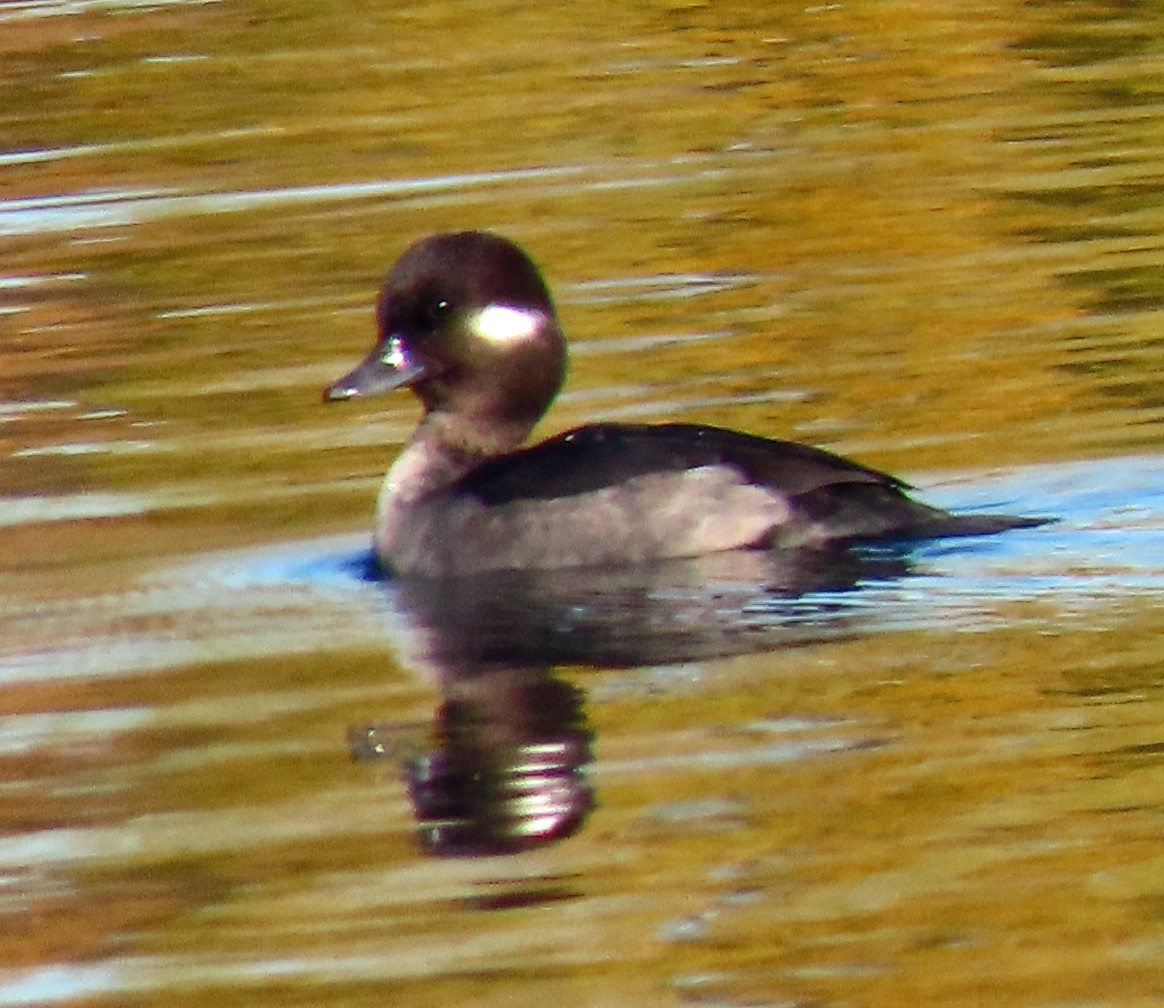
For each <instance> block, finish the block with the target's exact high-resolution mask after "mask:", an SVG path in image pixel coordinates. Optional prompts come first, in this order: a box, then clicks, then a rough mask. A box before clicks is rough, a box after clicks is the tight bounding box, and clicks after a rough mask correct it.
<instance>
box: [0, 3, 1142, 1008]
mask: <svg viewBox="0 0 1164 1008" xmlns="http://www.w3.org/2000/svg"><path fill="white" fill-rule="evenodd" d="M477 227H485V228H491V229H495V230H498V231H500V232H502V233H504V234H506V235H508V236H510V237H512V238H514V239H516V240H518V241H519V242H521V243H522V244H523V245H525V246H526V247H527V248H528V249H529V250H530V251H531V253H532V254H533V255H534V256H535V258H536V259H537V260H538V261H539V262H540V263H541V264H542V266H543V268H544V270H545V273H546V276H547V278H548V279H549V281H550V283H551V284H552V285H553V287H554V289H555V291H556V292H557V296H558V301H559V308H560V311H561V314H562V317H563V322H564V325H565V328H566V330H567V332H568V333H569V334H570V335H571V337H572V341H573V347H574V360H573V365H572V371H571V378H570V383H569V386H568V390H567V392H566V394H564V395H563V397H562V399H561V400H560V402H559V404H558V406H557V407H556V408H555V410H554V411H553V412H552V413H551V414H550V416H549V417H548V418H547V420H546V422H545V424H544V425H543V430H544V431H552V430H556V429H559V428H563V427H567V426H570V425H572V424H576V423H581V422H585V421H589V420H597V419H604V418H634V419H642V420H648V421H649V420H656V419H659V420H664V419H682V420H693V421H694V420H698V421H706V422H713V423H720V424H726V425H729V426H732V427H739V428H744V429H747V430H751V431H754V432H757V433H761V434H765V435H769V436H776V437H792V438H795V439H798V440H806V441H812V442H814V443H817V444H821V445H823V446H826V447H829V448H831V449H833V450H837V451H840V452H842V453H845V454H850V455H855V456H857V457H859V458H860V459H861V460H862V461H865V462H867V463H869V464H873V465H877V466H879V467H882V468H885V469H889V470H891V471H894V472H899V473H901V474H902V475H904V476H906V477H907V478H909V479H911V480H912V481H914V482H916V483H918V484H919V485H921V486H923V487H924V488H925V493H926V495H927V497H928V498H929V499H932V500H936V501H938V502H940V503H943V504H947V505H951V506H954V505H957V506H986V505H990V506H997V507H1001V508H1009V509H1011V510H1022V511H1029V512H1035V513H1051V514H1056V515H1058V516H1060V517H1061V519H1062V521H1061V522H1060V523H1059V524H1058V525H1056V526H1053V527H1051V528H1049V529H1044V530H1039V531H1035V532H1030V533H1020V534H1016V535H1015V536H1014V537H1013V538H1010V539H1005V540H1004V539H1000V540H994V541H990V542H983V543H978V544H974V545H965V544H963V545H961V546H958V547H953V546H935V547H931V548H928V549H927V550H923V551H921V552H920V553H919V554H918V555H917V557H916V558H915V559H914V563H915V568H916V569H915V572H914V574H915V576H912V577H909V578H905V579H903V580H901V581H894V582H891V583H889V584H886V585H884V586H881V587H880V588H871V589H870V590H868V591H865V592H858V593H856V594H855V595H854V596H853V598H852V599H850V600H847V603H846V604H847V607H848V610H851V612H849V611H848V610H847V615H846V620H847V621H848V622H846V623H845V626H844V629H845V632H843V633H838V634H830V635H827V639H819V640H813V641H811V642H805V641H800V642H799V643H800V644H801V645H802V646H797V647H791V646H786V647H769V648H763V649H760V650H758V651H756V652H754V653H747V654H742V655H737V656H735V657H730V658H721V659H705V660H703V659H701V660H695V661H677V662H655V663H650V664H646V665H643V666H641V667H632V668H622V669H614V670H611V669H600V668H595V667H587V666H586V665H578V664H575V665H569V666H567V667H564V668H561V669H559V670H558V675H559V676H560V677H561V678H562V679H564V680H565V681H568V682H570V683H572V684H573V685H575V686H576V687H578V688H579V689H580V690H582V691H583V692H584V694H585V697H586V710H587V717H588V719H589V724H590V727H591V729H592V730H593V732H594V737H595V756H596V759H595V762H594V764H593V765H592V767H591V768H590V769H589V774H590V777H591V779H592V781H593V786H594V788H595V792H596V795H597V800H598V804H597V807H596V809H595V811H594V812H593V814H592V815H591V817H590V818H589V820H588V822H587V823H586V825H585V827H584V828H583V829H582V830H581V831H580V832H579V834H578V835H577V836H575V837H573V838H571V839H568V840H565V841H564V842H562V843H560V844H557V845H553V846H549V847H546V848H543V849H541V850H537V851H533V852H530V853H526V854H521V855H517V856H514V857H498V858H487V859H475V860H436V859H432V858H429V857H426V856H425V855H424V854H423V853H422V851H421V850H420V849H419V847H418V845H417V844H416V842H415V837H414V824H413V822H412V818H411V813H410V811H409V808H408V805H407V802H406V800H405V794H404V789H403V786H402V785H401V783H400V782H399V780H398V778H397V775H396V773H395V771H394V770H393V769H392V768H390V767H387V768H380V767H375V766H372V767H369V766H365V765H358V764H353V763H352V762H351V761H350V760H349V757H348V753H347V747H346V742H345V732H346V730H347V729H348V727H349V726H352V725H358V724H361V723H366V722H369V721H375V720H384V719H389V720H392V721H396V722H410V723H415V724H418V725H423V724H424V723H426V722H427V721H428V720H429V719H430V718H431V717H432V714H433V710H434V708H435V707H436V705H437V703H438V702H439V699H440V694H439V691H438V689H437V686H436V684H434V682H432V681H431V680H430V679H428V678H426V677H425V676H424V675H419V674H417V672H416V670H415V669H414V668H413V667H411V665H410V663H409V662H408V661H407V660H406V658H407V656H408V650H409V649H408V646H407V643H406V637H407V634H406V633H404V632H403V631H401V630H400V628H399V627H397V626H396V625H395V624H394V623H393V621H392V620H391V619H390V618H389V615H388V614H386V608H385V600H384V593H383V591H382V590H380V589H379V588H377V587H376V586H373V585H370V584H369V583H368V582H366V581H361V580H360V579H359V578H358V577H357V576H356V575H355V574H353V573H352V566H353V558H358V557H359V555H360V552H361V550H362V548H363V544H364V542H365V536H366V531H367V528H368V525H369V522H370V513H371V507H372V501H373V498H374V494H375V488H376V485H377V482H378V480H379V477H380V475H381V474H382V473H383V471H384V469H385V468H386V465H387V463H388V461H389V460H390V459H391V457H392V455H393V453H394V451H395V450H396V446H397V445H398V444H399V443H400V441H401V440H402V439H403V438H404V437H406V436H407V432H408V430H409V429H410V426H411V424H412V423H413V422H414V421H415V416H416V411H415V407H414V405H413V403H412V402H411V401H410V400H409V399H408V397H407V396H403V395H401V396H399V397H397V398H394V399H390V400H385V401H383V402H381V403H375V404H369V405H368V406H367V407H363V406H359V407H357V406H350V407H345V408H339V407H332V408H324V407H323V406H322V405H320V403H319V398H320V392H321V390H322V388H323V386H324V385H325V384H326V383H327V382H328V381H330V380H332V379H333V378H335V377H337V376H338V375H339V374H341V373H342V372H343V371H344V370H346V368H347V367H348V366H350V364H351V363H353V362H354V361H355V360H356V359H357V357H358V356H359V355H361V354H362V353H363V352H364V350H365V349H366V348H367V346H368V345H369V344H370V342H371V339H372V328H373V313H372V304H373V297H374V292H375V290H376V287H377V285H378V282H379V279H380V277H381V276H382V274H383V271H384V269H385V268H386V266H387V265H388V264H389V262H390V261H391V260H392V259H393V258H394V257H395V256H396V255H397V254H398V253H399V252H400V251H401V250H402V248H403V247H404V246H405V245H407V244H408V243H409V242H411V241H412V240H414V239H415V238H416V237H418V236H420V235H423V234H426V233H428V232H432V231H436V230H441V229H449V228H458V229H459V228H477ZM1162 236H1164V8H1161V7H1160V5H1158V4H1154V3H1138V2H1125V3H1114V2H1112V3H1101V2H1095V3H1087V2H1061V3H1020V2H1016V0H1011V2H997V3H991V2H983V3H969V4H956V3H934V4H918V3H912V2H905V0H886V2H868V3H852V4H845V3H839V4H820V5H807V6H806V5H805V4H803V3H799V4H790V3H784V2H773V0H764V2H755V3H748V2H725V3H711V2H699V0H631V2H625V3H618V4H614V3H603V2H585V0H584V2H580V3H574V4H566V5H554V4H540V5H534V4H521V3H512V2H505V0H466V2H458V3H451V2H445V3H429V2H417V3H378V4H352V3H346V4H341V3H332V2H326V0H314V2H312V3H300V2H294V0H269V2H266V0H219V2H180V0H175V2H164V0H160V2H155V3H137V2H116V0H106V2H98V0H94V2H84V0H78V2H69V3H66V2H47V0H45V2H6V3H2V4H0V567H2V569H3V577H2V580H0V697H2V701H0V702H2V704H3V708H2V709H3V713H4V717H3V720H2V721H0V799H2V800H0V1004H5V1005H7V1004H13V1005H16V1004H50V1003H51V1004H93V1005H118V1006H133V1005H161V1004H165V1005H167V1006H168V1008H181V1006H186V1005H190V1006H195V1005H198V1006H202V1005H206V1004H214V1005H220V1006H227V1005H247V1006H267V1005H271V1006H275V1005H280V1006H290V1005H311V1006H343V1008H356V1006H365V1005H368V1006H370V1005H408V1006H426V1005H449V1004H472V1005H481V1006H498V1008H500V1006H506V1008H509V1006H525V1005H529V1006H533V1005H541V1004H545V1003H547V1002H550V1003H553V1004H555V1005H560V1006H562V1008H572V1006H608V1005H628V1006H630V1005H634V1006H656V1005H658V1006H669V1005H688V1004H694V1005H717V1006H719V1005H739V1006H744V1005H747V1006H804V1008H808V1006H813V1008H824V1006H834V1005H835V1006H841V1005H844V1006H884V1008H890V1006H892V1008H899V1006H902V1005H934V1006H938V1005H940V1006H972V1005H973V1006H978V1005H991V1006H1003V1005H1016V1006H1018V1005H1022V1006H1051V1005H1054V1006H1083V1005H1087V1006H1097V1005H1105V1006H1106V1005H1121V1006H1122V1005H1129V1006H1132V1005H1145V1006H1147V1005H1158V1004H1160V1003H1161V1002H1162V1001H1164V847H1162V840H1164V762H1162V761H1164V695H1162V690H1161V681H1162V679H1164V646H1162V645H1161V643H1160V629H1161V623H1162V620H1161V616H1160V609H1159V602H1158V600H1159V597H1160V594H1159V593H1160V589H1161V586H1162V585H1164V536H1162V532H1164V452H1161V439H1162V433H1161V431H1162V428H1161V419H1162V417H1164V378H1162V376H1164V367H1162V364H1164V360H1162V357H1164V337H1162V329H1161V314H1160V311H1159V309H1160V307H1161V305H1162V304H1164V237H1162ZM834 601H835V600H834ZM389 608H390V607H389Z"/></svg>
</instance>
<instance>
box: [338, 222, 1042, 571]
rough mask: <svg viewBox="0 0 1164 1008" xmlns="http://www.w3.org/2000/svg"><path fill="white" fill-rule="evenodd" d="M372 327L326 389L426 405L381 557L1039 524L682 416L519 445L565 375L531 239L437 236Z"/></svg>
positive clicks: (700, 544)
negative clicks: (356, 356)
mask: <svg viewBox="0 0 1164 1008" xmlns="http://www.w3.org/2000/svg"><path fill="white" fill-rule="evenodd" d="M379 321H380V340H379V341H378V343H377V345H376V347H375V349H374V350H373V352H372V353H371V355H369V357H368V358H367V359H366V360H365V361H364V362H363V363H362V364H361V365H360V366H359V367H357V368H356V369H355V370H354V371H353V372H352V373H351V374H349V375H347V376H346V377H345V378H343V379H341V380H340V381H338V382H336V383H335V384H334V385H333V386H331V388H329V389H328V391H327V398H328V399H332V400H335V399H347V398H351V397H353V396H356V395H362V394H368V393H372V392H377V391H381V390H385V389H389V388H396V387H399V386H402V385H408V386H411V387H412V388H414V390H415V391H416V392H417V394H418V395H419V396H420V398H421V400H422V401H423V403H424V405H425V415H424V418H423V419H422V421H421V423H420V425H419V427H418V428H417V431H416V433H415V434H414V435H413V437H412V440H411V441H410V443H409V444H408V446H407V447H406V448H405V449H404V451H403V452H402V453H401V455H400V456H399V458H398V459H397V460H396V462H395V463H394V464H393V466H392V468H391V469H390V470H389V472H388V475H387V477H386V478H385V480H384V485H383V488H382V489H381V492H380V499H379V506H378V509H377V520H376V530H375V535H374V541H375V548H376V555H377V558H378V560H379V562H380V564H381V566H383V567H384V568H385V569H388V570H391V571H393V572H396V573H402V574H416V575H421V576H426V577H454V576H460V575H467V574H474V573H481V572H484V571H489V570H503V569H517V570H521V569H546V568H559V567H562V568H565V567H576V566H584V565H596V564H602V565H610V564H628V563H643V562H649V561H653V560H661V559H669V558H676V557H690V556H699V555H703V554H706V553H715V552H720V551H723V550H731V549H743V548H760V547H764V548H774V547H775V548H778V547H793V546H797V547H799V546H815V545H825V544H828V543H843V542H855V541H865V540H877V539H898V538H928V537H936V536H946V535H977V534H984V533H991V532H999V531H1003V530H1005V529H1009V528H1015V527H1020V526H1026V525H1032V524H1038V523H1039V522H1040V521H1041V519H1030V518H1016V517H1011V516H1007V515H954V514H950V513H949V512H947V511H943V510H940V509H938V508H933V507H930V506H929V505H926V504H922V503H920V502H918V501H915V500H912V499H911V498H910V497H909V496H907V494H906V490H907V489H909V488H908V486H907V485H906V484H905V483H903V482H902V481H901V480H898V479H896V478H895V477H893V476H889V475H887V474H885V473H881V472H878V471H876V470H874V469H868V468H866V467H864V466H862V465H859V464H857V463H855V462H851V461H849V460H848V459H845V458H842V457H840V456H838V455H833V454H831V453H829V452H826V451H822V450H820V449H818V448H812V447H809V446H807V445H802V444H796V443H793V442H787V441H773V440H769V439H767V438H761V437H755V436H752V435H749V434H742V433H738V432H736V431H731V430H725V429H722V428H718V427H706V426H699V425H694V424H663V425H641V424H598V425H591V426H587V427H580V428H578V429H576V430H573V431H569V432H567V433H565V434H560V435H558V436H557V437H554V438H551V439H550V440H548V441H544V442H542V443H541V444H538V445H535V446H534V447H531V448H525V449H522V448H521V447H520V446H521V444H522V443H523V442H524V441H525V439H526V437H527V436H528V434H529V432H530V430H531V429H532V428H533V426H534V424H535V423H536V422H537V421H538V419H539V418H540V417H541V415H542V413H543V412H544V411H545V410H546V408H547V407H548V406H549V404H550V402H551V401H552V400H553V398H554V396H555V395H556V394H557V391H558V389H559V387H560V385H561V383H562V379H563V377H564V374H565V360H566V351H565V340H564V338H563V336H562V334H561V331H560V329H559V328H558V323H557V318H556V316H555V313H554V309H553V305H552V302H551V300H550V296H549V293H548V291H547V290H546V288H545V285H544V283H543V282H542V280H541V277H540V275H539V274H538V272H537V269H536V267H535V266H534V265H533V263H532V262H530V260H529V259H528V258H527V257H526V256H525V254H524V253H523V252H522V251H521V250H520V249H518V248H517V247H516V246H515V245H513V244H512V243H510V242H508V241H506V240H505V239H503V238H499V237H497V236H494V235H490V234H484V233H481V232H462V233H458V234H446V235H435V236H433V237H431V238H427V239H425V240H423V241H421V242H419V243H417V244H416V245H413V246H412V247H411V248H410V249H408V251H406V252H405V253H404V255H403V256H402V257H401V259H400V260H399V261H398V262H397V264H396V266H395V267H394V268H393V270H392V272H391V273H390V275H389V277H388V280H387V281H386V283H385V286H384V290H383V292H382V293H381V297H380V304H379Z"/></svg>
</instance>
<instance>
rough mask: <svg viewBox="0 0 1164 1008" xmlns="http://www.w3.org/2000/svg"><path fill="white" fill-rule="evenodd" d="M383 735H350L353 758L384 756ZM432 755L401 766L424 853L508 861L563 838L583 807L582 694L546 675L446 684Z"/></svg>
mask: <svg viewBox="0 0 1164 1008" xmlns="http://www.w3.org/2000/svg"><path fill="white" fill-rule="evenodd" d="M392 735H393V727H392V726H390V725H371V726H368V727H366V728H360V729H353V731H352V733H351V744H352V750H353V754H354V755H355V756H357V757H358V758H369V757H378V756H383V755H387V754H388V753H389V752H390V750H391V749H392V747H393V745H394V742H395V740H394V739H393V737H392ZM433 738H434V743H435V744H434V747H433V748H432V749H431V751H429V752H426V753H423V754H421V755H413V756H411V757H409V758H406V759H405V760H404V777H405V781H406V783H407V785H408V796H409V799H410V801H411V803H412V808H413V812H414V814H415V816H416V819H417V822H418V823H419V825H420V834H419V835H420V841H421V844H422V845H423V847H424V848H425V850H426V851H428V852H429V853H431V854H437V855H440V856H445V857H465V856H474V855H489V854H515V853H518V852H520V851H523V850H528V849H530V848H532V847H537V846H539V845H541V844H545V843H549V842H550V841H553V840H560V839H562V838H564V837H567V836H570V835H571V834H572V833H574V832H575V831H576V830H577V829H578V827H579V826H580V825H581V824H582V822H583V821H584V819H585V818H586V815H587V813H589V811H590V808H591V806H592V805H593V795H592V792H591V789H590V785H589V783H588V782H587V780H586V778H585V776H584V774H583V772H582V768H583V767H584V766H585V765H586V764H587V763H589V762H590V760H591V748H590V742H591V734H590V730H589V728H588V726H587V725H586V721H585V716H584V714H583V711H582V692H581V690H579V689H577V688H576V687H574V686H571V685H570V684H568V683H565V682H562V681H561V680H559V679H556V678H554V677H553V676H552V675H550V673H549V670H547V669H493V670H491V671H489V672H486V673H484V674H481V675H476V676H468V677H458V678H455V679H453V680H450V681H448V682H447V683H446V692H445V698H444V701H443V702H442V703H441V705H440V707H439V708H438V709H437V715H436V725H435V731H434V733H433Z"/></svg>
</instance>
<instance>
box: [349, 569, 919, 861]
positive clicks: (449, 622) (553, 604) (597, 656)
mask: <svg viewBox="0 0 1164 1008" xmlns="http://www.w3.org/2000/svg"><path fill="white" fill-rule="evenodd" d="M909 569H910V566H909V561H908V556H907V554H906V553H905V552H903V551H901V550H887V549H881V550H878V551H875V552H872V551H863V552H854V551H839V550H838V551H831V552H827V553H822V552H820V551H796V552H788V553H773V552H760V551H748V552H740V553H723V554H718V555H713V556H708V557H701V558H698V559H695V560H687V561H676V562H670V563H667V564H660V565H657V566H653V567H650V568H646V569H643V568H637V569H615V570H586V571H577V570H571V571H547V572H512V573H504V574H492V575H488V576H482V577H477V578H463V579H457V580H451V581H450V580H446V581H429V580H413V579H398V580H390V581H385V582H383V584H384V590H385V600H386V602H387V606H388V611H389V613H390V615H391V617H392V622H393V623H394V625H395V627H394V634H393V636H394V642H395V643H396V644H397V646H398V647H399V648H400V650H401V651H402V653H403V657H404V658H405V659H406V660H407V661H408V662H409V663H410V664H412V665H413V666H415V667H417V668H418V669H420V670H422V671H423V672H424V674H425V675H426V676H427V677H430V678H431V679H432V680H433V681H434V682H435V683H436V684H437V685H438V686H439V688H440V690H441V692H442V694H443V702H442V703H441V705H440V707H439V708H438V710H437V716H436V723H435V728H434V730H433V731H432V733H431V735H430V739H431V741H430V743H429V745H428V750H427V751H425V752H422V753H420V754H417V753H412V754H406V753H405V752H404V751H403V748H404V747H402V743H401V733H402V731H404V732H406V731H407V730H406V729H405V728H404V727H403V726H398V725H391V724H377V725H370V726H361V727H359V728H354V729H352V732H351V737H350V740H351V747H352V754H353V756H354V757H355V758H357V759H371V758H378V759H384V758H391V759H401V760H402V762H403V765H404V776H405V780H406V782H407V786H408V794H409V797H410V799H411V803H412V806H413V810H414V813H415V815H416V818H417V821H418V823H419V824H420V837H421V841H422V844H423V846H424V847H425V849H426V850H427V851H428V852H430V853H432V854H436V855H441V856H474V855H486V854H508V853H516V852H519V851H523V850H529V849H531V848H533V847H536V846H539V845H541V844H545V843H549V842H552V841H555V840H560V839H562V838H564V837H567V836H570V835H571V834H572V833H574V832H575V831H577V829H578V828H579V827H580V826H581V825H582V823H583V822H584V821H585V819H586V816H587V814H588V813H589V811H590V810H591V808H592V807H593V805H594V798H593V793H592V791H591V788H590V786H589V783H588V782H587V780H586V777H585V775H584V767H585V766H586V764H587V763H588V762H590V760H591V733H590V730H589V728H588V726H587V723H586V718H585V713H584V709H583V695H582V692H581V691H580V690H579V689H577V688H576V687H575V686H572V685H570V684H568V683H566V682H564V681H562V680H560V679H558V678H556V677H555V676H554V675H553V669H554V667H555V666H558V665H563V664H571V665H589V666H597V667H602V668H626V667H634V666H648V665H658V664H664V663H666V664H673V663H680V662H688V661H695V660H702V659H708V658H713V657H720V656H726V655H732V654H743V653H750V652H756V651H763V650H769V649H773V648H776V647H780V646H787V645H790V644H803V643H807V642H812V641H818V640H822V639H826V638H835V637H837V636H838V635H845V634H848V633H852V632H854V627H855V624H858V623H859V622H860V619H859V613H860V612H861V607H860V606H859V605H856V604H854V603H855V600H856V599H857V598H858V597H859V595H860V589H861V588H862V587H863V586H867V585H870V584H872V583H875V582H876V583H884V582H885V581H887V580H893V579H897V578H900V577H903V576H904V575H906V574H908V573H909Z"/></svg>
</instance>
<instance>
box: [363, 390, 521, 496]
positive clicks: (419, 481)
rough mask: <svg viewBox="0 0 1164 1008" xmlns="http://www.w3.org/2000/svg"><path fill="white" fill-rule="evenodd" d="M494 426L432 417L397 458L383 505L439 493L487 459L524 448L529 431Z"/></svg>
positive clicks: (443, 416) (420, 427)
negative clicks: (488, 432) (488, 434)
mask: <svg viewBox="0 0 1164 1008" xmlns="http://www.w3.org/2000/svg"><path fill="white" fill-rule="evenodd" d="M496 427H497V425H496V424H495V425H494V428H495V429H494V430H493V432H492V436H487V435H485V434H484V431H485V430H487V429H488V428H486V427H485V425H477V424H466V423H461V422H457V421H456V420H453V418H451V417H448V416H446V415H441V414H436V413H433V414H429V415H428V416H426V417H425V418H424V420H423V421H422V422H421V424H420V426H419V427H417V429H416V431H415V433H414V434H413V435H412V438H411V440H410V441H409V442H408V444H407V445H406V446H405V448H404V450H403V451H402V452H401V453H400V454H399V455H398V456H397V458H396V461H395V462H393V463H392V467H391V468H390V469H389V470H388V475H387V476H385V478H384V486H383V488H382V489H381V491H380V499H381V506H384V505H385V503H388V502H396V503H398V504H402V505H407V504H411V503H414V502H416V501H418V500H421V499H423V498H425V497H428V496H430V495H431V494H434V493H439V492H440V491H442V490H445V489H447V488H448V487H450V486H452V485H453V484H454V483H456V482H457V480H459V479H460V478H461V477H462V476H464V475H465V474H466V473H469V472H471V471H472V470H473V469H476V468H477V466H479V465H481V464H482V463H483V462H485V461H486V460H487V459H490V458H493V457H494V456H496V455H503V454H505V453H506V452H509V451H513V450H514V449H516V448H518V447H520V446H521V443H522V441H524V440H525V436H526V433H527V430H526V429H520V430H518V429H513V430H509V431H505V432H501V431H499V430H497V429H496Z"/></svg>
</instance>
